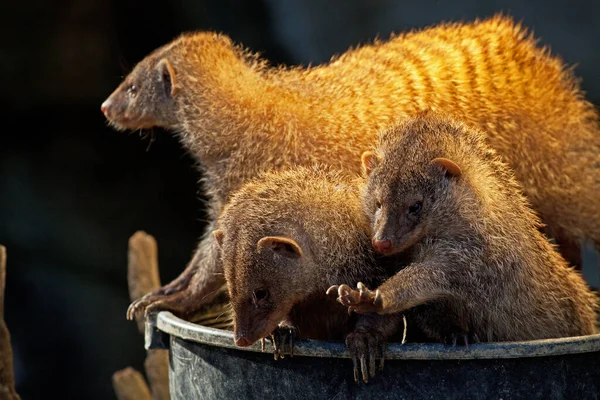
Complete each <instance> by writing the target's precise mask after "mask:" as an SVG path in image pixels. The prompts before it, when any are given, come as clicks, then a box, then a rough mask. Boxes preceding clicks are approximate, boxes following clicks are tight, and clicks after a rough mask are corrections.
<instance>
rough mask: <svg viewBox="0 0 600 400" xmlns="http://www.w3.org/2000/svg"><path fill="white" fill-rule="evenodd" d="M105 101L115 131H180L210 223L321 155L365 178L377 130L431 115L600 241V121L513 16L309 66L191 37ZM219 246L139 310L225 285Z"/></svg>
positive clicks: (557, 228) (556, 220)
mask: <svg viewBox="0 0 600 400" xmlns="http://www.w3.org/2000/svg"><path fill="white" fill-rule="evenodd" d="M165 60H166V61H165ZM132 84H135V85H136V89H137V91H136V93H135V94H134V95H135V96H131V95H128V94H131V90H130V89H131V85H132ZM169 89H170V90H169ZM169 92H171V95H169ZM173 93H174V94H173ZM109 100H111V101H110V103H105V104H109V105H111V106H112V107H109V108H108V109H107V111H106V112H105V113H106V114H107V116H108V118H109V120H110V121H111V123H112V124H113V126H115V127H117V128H121V129H133V128H135V127H137V124H138V121H139V124H142V125H143V126H148V125H149V124H150V125H152V124H153V125H157V126H162V127H165V128H168V129H171V130H174V131H176V132H178V133H179V137H180V139H181V141H182V143H183V145H184V146H185V147H186V148H187V149H188V150H189V151H190V152H191V153H192V154H193V155H194V156H195V157H196V158H197V160H198V162H199V165H200V168H201V170H202V171H203V185H204V189H205V191H206V192H207V193H208V195H209V196H210V198H211V200H210V206H209V208H210V218H211V220H212V221H213V222H214V219H215V218H216V216H217V215H218V213H219V212H220V210H221V208H222V206H223V205H224V204H226V202H227V199H228V196H229V195H230V194H231V193H232V191H234V190H235V189H237V188H239V187H240V186H241V185H242V184H243V183H244V182H246V181H247V180H248V179H250V178H253V177H255V176H257V175H258V174H259V173H261V172H264V171H268V170H272V169H279V168H282V167H287V166H290V165H312V164H315V163H323V164H326V165H329V166H332V167H334V168H337V169H340V170H345V171H352V172H359V171H360V168H361V163H360V156H361V154H362V153H363V151H364V150H366V149H368V148H369V147H370V146H371V145H372V144H373V143H374V141H375V136H376V133H377V132H378V131H380V130H382V129H384V128H386V127H387V126H389V125H390V124H392V123H394V122H397V121H399V120H401V119H402V118H404V117H407V116H410V115H413V114H415V113H416V112H418V111H421V110H424V109H432V110H434V111H441V112H443V113H446V114H449V115H450V116H452V117H454V118H456V119H457V120H460V121H463V122H464V123H465V124H468V125H473V126H475V127H477V128H478V129H480V130H481V131H483V132H484V134H485V137H486V141H487V143H488V144H489V145H490V146H491V147H492V148H494V149H495V150H496V151H497V152H498V153H499V154H500V155H501V156H502V157H503V158H504V159H505V161H506V162H507V163H508V164H509V165H510V167H511V168H512V169H513V170H514V172H515V175H516V178H517V180H518V181H519V182H520V183H521V184H522V186H523V188H524V191H525V193H526V195H527V196H528V198H529V200H530V202H531V204H532V206H533V207H534V209H535V210H536V211H537V212H539V214H540V216H541V218H542V220H543V222H544V223H545V224H547V233H549V234H550V235H552V236H554V237H555V238H556V239H557V240H558V241H559V242H560V243H561V244H562V243H564V244H566V245H572V244H576V243H578V242H579V241H580V240H583V239H589V240H591V241H593V243H594V244H596V245H598V244H600V212H599V210H598V205H597V204H598V199H599V198H600V168H599V164H598V163H599V161H600V138H599V135H598V115H597V114H596V111H595V110H594V108H593V106H592V105H591V104H590V103H589V102H587V101H586V100H585V99H584V96H583V93H582V92H581V90H580V88H579V85H578V82H577V80H576V79H575V77H574V76H573V74H572V73H571V71H570V70H568V69H566V68H565V66H564V64H563V63H562V62H561V60H560V59H559V58H557V57H555V56H552V55H551V54H550V52H549V51H548V50H547V49H544V48H541V47H539V46H537V44H536V41H535V40H534V39H533V38H532V36H531V35H530V34H529V33H527V31H526V30H525V29H524V28H522V27H521V26H519V25H516V24H515V23H514V22H513V21H512V20H511V19H509V18H507V17H503V16H496V17H494V18H490V19H487V20H484V21H476V22H473V23H448V24H441V25H439V26H435V27H431V28H427V29H423V30H419V31H413V32H409V33H405V34H401V35H398V36H395V37H392V38H391V39H390V40H388V41H377V42H375V43H373V44H369V45H365V46H363V47H359V48H356V49H353V50H349V51H348V52H346V53H344V54H343V55H341V56H339V57H336V58H334V59H333V60H332V61H331V62H330V63H327V64H325V65H322V66H317V67H311V68H292V69H285V68H269V67H268V66H267V64H266V62H264V61H263V60H261V59H260V58H258V57H257V56H255V55H252V54H250V53H249V52H247V51H245V50H243V49H241V48H240V47H236V46H235V45H234V44H233V43H232V42H231V40H230V39H229V38H228V37H227V36H224V35H219V34H214V33H206V32H199V33H192V34H186V35H183V36H181V37H180V38H178V39H176V40H174V41H173V42H172V43H170V44H168V45H166V46H164V47H162V48H160V49H158V50H156V51H155V52H154V53H152V54H151V55H149V56H148V57H146V58H145V59H144V60H142V61H141V62H140V63H139V64H138V66H136V68H135V69H134V70H133V72H132V73H131V74H130V75H129V76H128V77H127V78H126V79H125V80H124V82H123V83H122V84H121V86H120V87H119V88H118V89H117V90H116V91H115V93H113V95H111V97H110V98H109ZM209 225H210V226H209V228H208V229H209V230H213V229H214V224H213V223H211V224H209ZM213 240H214V239H213V237H212V236H210V235H208V236H206V238H205V239H204V240H203V241H202V242H201V243H200V245H199V248H198V252H199V253H198V254H197V255H196V256H195V259H194V260H193V261H192V262H191V263H190V264H189V265H188V268H187V269H186V272H184V274H182V276H180V278H178V279H177V280H176V281H175V282H172V283H171V284H169V285H167V286H166V287H163V288H161V289H160V290H159V291H157V292H155V293H154V294H152V295H150V296H148V297H146V298H145V299H144V300H143V301H141V302H138V303H136V304H135V305H134V307H133V308H132V312H137V311H138V310H142V309H144V308H145V307H146V306H148V305H150V304H151V303H153V302H155V301H159V303H156V304H155V306H153V307H154V309H161V308H170V309H173V310H176V307H175V303H177V304H179V306H177V307H179V309H182V307H183V306H181V305H183V304H186V307H195V305H199V303H202V302H204V301H206V300H207V299H209V298H210V297H206V296H205V288H203V287H197V288H195V289H194V290H195V291H196V292H197V295H194V296H191V295H189V294H186V295H185V296H188V298H189V300H190V301H187V300H186V299H183V298H182V297H177V296H179V294H177V292H178V291H181V290H183V289H184V288H186V287H188V286H189V283H190V280H191V279H192V278H191V276H192V274H193V273H195V272H194V271H196V270H200V271H202V272H201V274H202V276H201V277H198V278H195V279H196V280H198V281H200V282H201V284H202V285H204V284H207V285H208V286H207V287H210V288H211V290H213V289H214V287H215V285H217V284H218V283H223V280H222V277H220V276H219V275H217V274H218V273H219V272H220V266H219V264H218V262H217V261H215V252H214V251H213V243H212V242H213ZM575 253H576V254H575V256H574V257H573V262H575V263H578V262H579V261H580V260H579V259H578V253H577V252H575ZM214 277H217V278H214ZM207 282H208V283H207ZM196 283H197V282H196ZM166 293H172V294H170V295H169V296H167V297H165V296H164V295H165V294H166ZM181 296H184V295H181ZM198 299H201V300H198ZM180 306H181V307H180ZM177 312H179V311H177Z"/></svg>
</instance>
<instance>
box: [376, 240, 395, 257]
mask: <svg viewBox="0 0 600 400" xmlns="http://www.w3.org/2000/svg"><path fill="white" fill-rule="evenodd" d="M373 247H375V250H377V251H378V252H380V253H383V254H385V253H389V252H390V250H391V249H392V241H391V240H389V239H385V240H377V239H373Z"/></svg>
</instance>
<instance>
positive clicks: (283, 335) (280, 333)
mask: <svg viewBox="0 0 600 400" xmlns="http://www.w3.org/2000/svg"><path fill="white" fill-rule="evenodd" d="M295 338H296V328H294V327H291V326H278V327H277V328H276V329H275V330H274V331H273V333H271V336H270V337H269V338H268V339H269V340H270V341H271V343H272V344H273V358H274V359H275V360H278V359H280V358H285V356H286V355H289V356H290V358H291V357H294V339H295ZM262 349H263V351H264V345H263V347H262Z"/></svg>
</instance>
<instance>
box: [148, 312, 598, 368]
mask: <svg viewBox="0 0 600 400" xmlns="http://www.w3.org/2000/svg"><path fill="white" fill-rule="evenodd" d="M146 323H147V325H149V326H147V328H146V332H147V333H150V332H153V333H154V335H155V336H154V337H153V336H152V335H150V337H148V336H147V348H167V347H168V344H167V343H168V340H165V337H164V336H163V335H164V334H165V333H166V334H168V335H171V336H174V337H178V338H181V339H185V340H189V341H192V342H196V343H202V344H208V345H212V346H218V347H223V348H229V349H237V350H240V351H250V352H259V353H260V352H261V345H260V343H256V344H254V345H253V346H250V347H245V348H239V347H236V346H235V344H234V342H233V333H232V332H231V331H226V330H221V329H214V328H207V327H204V326H202V325H196V324H193V323H190V322H187V321H184V320H182V319H180V318H177V317H175V316H174V315H173V314H171V313H170V312H165V311H163V312H160V313H159V314H158V316H157V317H156V319H148V320H147V321H146ZM154 327H155V328H154ZM153 343H154V345H153ZM265 351H269V350H265ZM591 352H598V353H600V334H596V335H590V336H581V337H571V338H561V339H545V340H534V341H528V342H502V343H482V344H473V345H470V346H469V348H468V350H467V349H465V348H463V347H451V346H446V345H442V344H429V343H427V344H404V345H401V344H399V343H390V344H389V345H388V348H387V352H386V356H385V358H386V359H388V360H475V359H504V358H521V357H544V356H558V355H567V354H580V353H591ZM294 355H298V356H306V357H329V358H349V356H348V354H347V352H346V349H345V347H344V344H343V343H337V342H321V341H313V340H299V341H297V342H296V343H295V348H294Z"/></svg>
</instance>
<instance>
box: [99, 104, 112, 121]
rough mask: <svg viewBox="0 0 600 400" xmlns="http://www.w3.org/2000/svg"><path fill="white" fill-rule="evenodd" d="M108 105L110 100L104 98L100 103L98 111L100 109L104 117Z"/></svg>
mask: <svg viewBox="0 0 600 400" xmlns="http://www.w3.org/2000/svg"><path fill="white" fill-rule="evenodd" d="M109 106H110V101H109V100H106V101H105V102H104V103H102V105H101V106H100V111H102V114H104V116H105V117H107V118H108V107H109Z"/></svg>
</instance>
